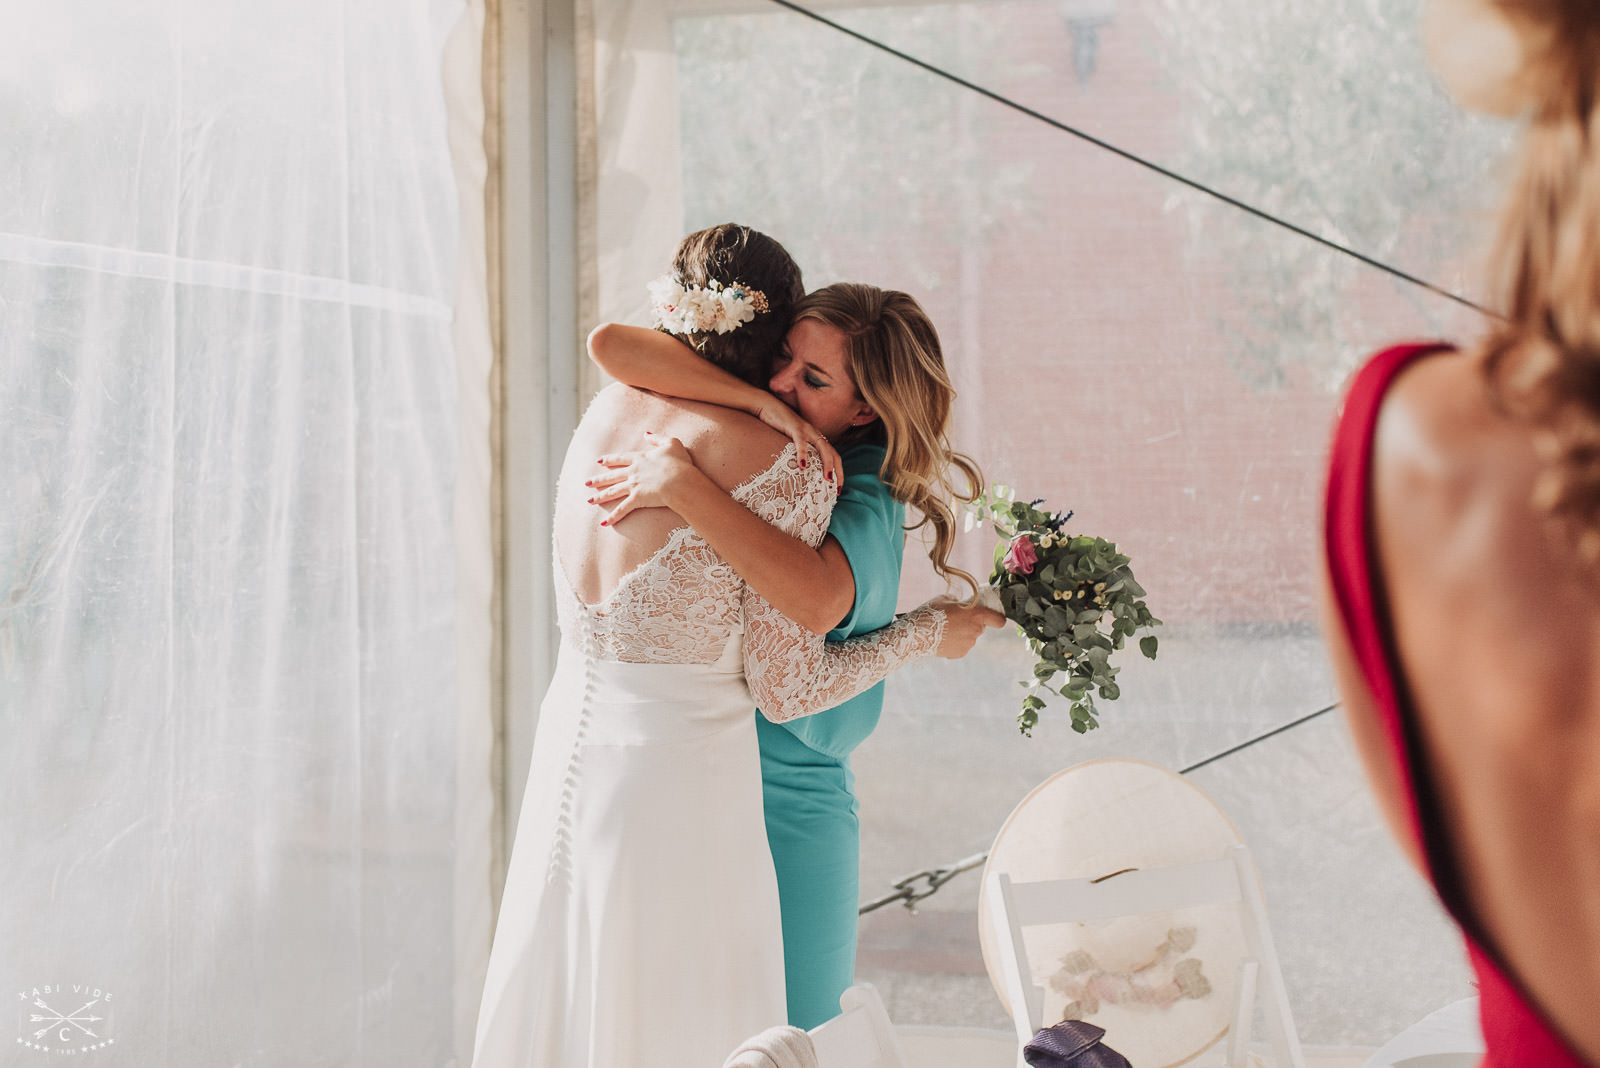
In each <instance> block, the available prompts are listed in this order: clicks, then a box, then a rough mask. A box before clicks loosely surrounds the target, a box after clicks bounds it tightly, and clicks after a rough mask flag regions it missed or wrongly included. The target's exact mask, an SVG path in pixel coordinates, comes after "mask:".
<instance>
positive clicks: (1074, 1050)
mask: <svg viewBox="0 0 1600 1068" xmlns="http://www.w3.org/2000/svg"><path fill="white" fill-rule="evenodd" d="M1105 1033H1106V1030H1105V1028H1103V1027H1096V1026H1095V1025H1094V1024H1092V1023H1085V1022H1084V1021H1083V1020H1063V1021H1062V1022H1061V1023H1058V1024H1056V1025H1054V1026H1053V1027H1046V1028H1045V1029H1044V1030H1043V1031H1040V1032H1039V1033H1037V1034H1036V1035H1034V1036H1033V1041H1032V1042H1029V1043H1028V1044H1027V1045H1026V1046H1023V1047H1022V1059H1023V1060H1025V1061H1027V1062H1028V1063H1029V1064H1031V1065H1033V1066H1034V1068H1133V1066H1132V1065H1131V1064H1129V1063H1128V1058H1126V1057H1124V1056H1123V1055H1122V1054H1120V1053H1118V1052H1117V1051H1116V1050H1114V1049H1112V1048H1111V1047H1110V1046H1107V1045H1103V1044H1102V1043H1101V1041H1100V1039H1101V1038H1102V1037H1104V1035H1105Z"/></svg>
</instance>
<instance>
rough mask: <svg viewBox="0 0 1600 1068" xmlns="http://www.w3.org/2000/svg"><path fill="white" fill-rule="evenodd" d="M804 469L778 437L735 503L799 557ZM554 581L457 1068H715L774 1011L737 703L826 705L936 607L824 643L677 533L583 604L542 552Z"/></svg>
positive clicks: (936, 631) (685, 532)
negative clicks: (544, 658) (511, 815)
mask: <svg viewBox="0 0 1600 1068" xmlns="http://www.w3.org/2000/svg"><path fill="white" fill-rule="evenodd" d="M821 469H822V465H821V464H820V463H816V462H812V463H810V464H808V465H807V467H805V468H803V469H802V468H800V467H799V465H798V464H797V463H796V461H795V451H794V447H793V446H792V445H791V446H789V447H788V448H786V449H785V450H784V452H783V453H782V455H780V456H779V458H778V459H777V460H776V461H775V462H774V463H773V465H772V466H771V467H769V468H768V469H767V470H766V471H763V472H762V473H760V474H758V475H756V476H754V477H753V478H751V479H750V480H749V481H747V482H745V483H744V484H743V485H741V486H740V487H739V488H738V489H737V490H735V491H734V496H735V497H736V498H737V499H738V500H740V501H741V502H743V503H744V504H745V506H746V507H748V508H750V509H751V510H752V511H754V512H756V513H757V514H758V515H760V516H761V517H762V518H763V519H765V520H767V521H768V522H770V523H773V524H775V525H776V526H778V527H780V528H781V529H783V530H785V531H787V532H789V533H791V534H794V535H795V536H797V537H799V538H801V539H802V540H804V541H805V542H806V543H807V544H810V545H812V546H815V545H818V544H820V543H821V541H822V538H823V536H824V535H825V534H826V532H827V524H828V518H829V515H830V513H831V512H832V509H833V502H834V499H835V494H834V489H833V486H832V484H831V483H828V482H825V481H824V480H823V479H822V475H821ZM555 575H556V597H557V602H558V606H559V608H558V613H559V619H560V624H561V636H562V641H561V653H560V658H559V661H558V665H557V668H556V674H555V678H554V680H553V681H552V683H551V685H550V689H549V691H548V693H547V694H546V695H545V699H544V704H543V706H542V707H541V710H540V718H539V729H538V733H537V737H536V739H535V741H534V752H533V764H532V768H531V770H530V773H529V776H528V787H527V793H526V795H525V796H524V799H523V805H522V816H521V820H520V822H519V824H518V827H517V840H516V846H515V848H514V849H513V851H512V855H511V866H510V872H509V874H508V876H507V881H506V888H505V895H504V898H503V900H502V903H501V908H500V920H499V925H498V928H497V929H496V931H495V938H494V948H493V950H492V952H491V954H490V958H489V971H488V977H487V981H486V984H485V988H484V993H483V1001H482V1005H481V1007H480V1010H479V1016H478V1033H477V1042H476V1050H475V1054H474V1057H473V1064H474V1065H475V1066H476V1068H719V1066H720V1065H721V1064H722V1062H723V1060H724V1058H726V1057H727V1055H728V1054H729V1053H730V1052H732V1051H733V1049H734V1048H735V1047H736V1046H737V1045H738V1044H739V1043H740V1042H741V1041H743V1040H744V1039H746V1038H749V1037H750V1036H752V1035H755V1034H757V1033H759V1032H761V1031H763V1030H765V1029H766V1028H768V1027H771V1026H773V1025H776V1024H781V1023H784V1022H785V1015H786V1014H785V1005H784V980H783V940H782V930H781V926H780V922H779V915H778V889H777V882H776V880H775V878H774V875H773V870H772V858H771V854H770V853H769V851H768V849H767V838H766V830H765V826H764V821H763V816H762V804H761V766H760V758H759V754H758V751H757V748H756V734H755V718H754V708H755V707H760V708H761V710H762V711H763V712H764V713H765V714H766V715H767V716H768V717H769V718H772V719H774V720H784V719H790V718H793V717H795V716H799V715H807V714H810V713H812V712H818V711H821V710H822V709H824V708H828V707H832V706H833V705H836V704H838V703H840V702H841V701H843V700H845V699H846V698H848V697H851V696H853V695H854V694H856V693H858V692H860V691H861V690H863V689H865V688H866V687H867V686H869V685H871V684H873V683H874V682H876V681H877V680H878V679H881V678H883V677H884V676H885V675H886V674H888V673H889V672H890V671H892V670H893V669H894V668H895V667H897V666H899V665H900V664H902V663H904V662H905V661H906V660H909V659H912V658H914V657H917V656H921V655H925V654H927V653H930V652H932V651H933V650H934V649H935V647H936V646H937V645H938V642H939V638H940V635H941V633H942V631H943V629H944V614H943V613H942V612H940V611H939V610H938V609H935V608H931V607H928V606H923V607H922V608H919V609H916V610H915V611H912V612H908V613H906V614H905V615H904V616H901V617H900V618H899V619H898V620H897V621H896V622H895V623H893V624H891V625H890V626H888V627H886V628H884V629H883V630H881V631H878V632H876V633H874V634H871V635H866V636H863V637H861V638H855V639H851V640H850V641H848V642H839V643H832V644H828V645H826V646H824V644H823V643H822V641H821V639H820V638H818V637H817V636H816V635H814V634H812V633H811V632H809V631H807V630H806V629H805V628H803V627H801V626H799V625H798V624H796V623H794V622H792V621H791V620H789V619H787V618H786V617H784V616H782V615H781V614H780V613H778V612H777V611H776V610H775V609H774V608H773V607H772V606H771V605H770V604H768V603H767V602H766V601H765V600H763V599H762V598H761V597H760V596H759V595H757V594H755V593H754V592H753V591H752V590H750V589H749V588H748V587H747V586H746V585H745V584H744V583H743V581H742V580H741V579H740V578H739V577H738V575H737V574H735V573H734V571H733V569H732V568H730V567H729V566H728V565H727V564H726V563H724V562H723V561H722V560H721V558H720V557H718V556H717V555H716V553H714V552H713V551H712V550H711V548H710V547H709V546H708V545H707V544H706V543H705V541H704V540H703V539H702V538H700V536H699V535H697V534H695V533H694V532H693V531H692V530H690V529H688V528H680V529H679V530H677V531H675V532H673V534H672V536H671V537H670V538H669V539H668V541H667V544H666V545H664V546H663V547H662V548H661V549H660V550H659V551H658V552H657V553H656V554H655V555H654V556H652V557H651V558H650V559H649V560H647V561H646V562H645V563H644V564H643V565H641V566H640V567H638V568H637V569H635V570H634V571H633V572H631V573H629V575H628V576H627V577H626V578H624V579H623V580H622V582H621V583H620V584H619V585H618V587H617V589H616V591H615V592H613V593H612V594H611V595H610V596H609V597H607V598H606V599H605V601H604V602H602V603H601V604H599V605H594V606H590V605H586V604H584V603H583V602H582V601H581V600H580V599H579V598H578V596H577V594H576V593H574V592H573V590H572V588H571V587H570V585H569V584H568V583H567V581H566V579H565V576H564V574H563V571H562V567H561V564H560V560H559V557H558V558H557V561H556V566H555ZM747 684H748V685H747Z"/></svg>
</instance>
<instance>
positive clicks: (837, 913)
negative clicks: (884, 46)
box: [589, 283, 1002, 1028]
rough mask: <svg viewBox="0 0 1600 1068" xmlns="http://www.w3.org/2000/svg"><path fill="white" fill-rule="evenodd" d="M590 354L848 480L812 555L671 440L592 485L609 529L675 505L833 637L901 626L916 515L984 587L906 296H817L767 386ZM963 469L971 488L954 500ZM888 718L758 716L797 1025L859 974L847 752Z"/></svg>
mask: <svg viewBox="0 0 1600 1068" xmlns="http://www.w3.org/2000/svg"><path fill="white" fill-rule="evenodd" d="M589 351H590V355H591V356H592V357H593V359H594V360H595V362H596V363H598V364H599V365H600V366H601V367H602V368H603V369H604V370H605V371H607V372H608V373H609V374H611V375H612V376H613V377H614V378H617V379H619V380H620V381H623V382H627V383H629V384H630V385H635V386H639V387H641V388H645V389H651V390H654V391H656V392H659V393H666V394H669V395H672V396H678V397H684V398H688V399H694V400H701V401H707V402H709V403H714V404H721V405H724V406H727V407H733V408H739V409H742V410H744V411H747V412H749V413H751V414H752V415H755V416H757V417H758V418H760V419H762V420H763V421H765V422H767V423H769V424H771V425H772V426H774V427H776V428H777V429H779V430H781V431H783V432H784V433H787V434H789V435H790V436H791V437H793V438H794V439H795V441H796V442H797V443H798V444H800V445H801V446H802V450H803V449H804V446H806V445H813V446H816V447H817V449H818V451H819V453H820V454H821V458H822V462H823V463H824V464H825V465H826V467H827V470H828V474H829V476H830V477H832V478H833V479H835V480H836V481H837V482H838V483H839V486H840V497H839V501H838V504H837V506H836V507H835V510H834V513H833V518H832V521H831V522H830V524H829V528H828V538H827V539H826V540H825V541H824V542H823V544H822V546H821V547H820V548H818V549H814V550H813V549H810V548H808V547H807V546H805V545H804V544H803V543H801V542H799V541H797V540H795V539H793V538H789V537H788V536H786V535H783V534H782V533H780V532H778V531H777V530H776V529H775V528H773V527H771V526H769V525H768V524H766V523H764V522H762V521H761V520H759V519H757V518H755V517H753V516H752V515H751V514H750V513H749V512H747V511H746V510H745V509H743V508H742V507H740V506H739V505H738V504H737V502H734V501H733V500H732V498H731V497H729V496H728V495H727V494H726V493H724V492H722V491H721V490H720V489H717V488H716V486H715V485H714V484H713V483H712V482H711V481H710V480H709V479H708V478H706V477H705V476H704V475H703V474H702V473H701V472H700V471H699V470H698V469H696V468H695V467H694V463H693V459H692V457H690V456H689V454H688V453H687V451H686V450H684V449H683V447H682V446H681V445H679V444H677V443H676V442H675V441H672V440H670V439H668V440H667V441H661V442H651V443H649V444H648V445H646V447H644V448H642V449H641V451H640V452H638V453H634V454H630V455H629V456H627V457H619V458H613V461H614V466H613V467H612V468H611V470H610V471H608V472H606V473H605V474H603V475H600V476H598V477H597V478H596V479H595V480H594V483H593V484H594V486H595V488H596V494H595V498H594V502H595V503H596V504H597V505H600V506H605V507H609V508H611V509H612V511H611V516H610V521H611V522H616V521H617V520H619V519H621V518H622V517H623V516H625V515H626V514H627V513H628V512H629V511H630V510H632V509H633V508H639V507H649V506H665V507H669V508H671V509H673V510H674V511H675V512H677V513H678V514H679V515H681V516H682V517H683V518H684V519H685V521H687V522H688V523H689V524H690V525H691V526H693V527H694V528H695V529H696V530H697V531H698V532H699V533H700V534H701V536H703V537H704V538H705V539H706V540H707V541H708V542H709V543H710V544H711V546H712V547H713V548H714V549H716V550H717V552H718V553H719V554H720V555H722V556H723V558H724V559H725V560H727V562H728V563H729V564H730V565H732V566H733V567H734V569H735V570H737V571H738V572H739V574H740V575H741V577H743V578H744V579H745V581H746V582H748V583H749V584H750V585H751V587H752V588H754V589H756V590H757V591H758V592H760V593H761V594H762V595H763V596H765V597H766V598H767V599H768V600H770V601H771V602H772V603H773V604H774V605H776V606H777V607H778V608H779V609H780V610H782V611H783V612H784V613H785V614H786V615H789V616H790V617H791V618H793V619H795V620H797V621H799V622H801V623H804V624H805V625H806V626H807V627H809V628H810V629H812V630H813V631H816V632H817V633H826V634H827V635H828V637H829V639H830V640H835V639H842V638H848V637H852V636H855V635H858V634H862V633H865V632H868V631H871V630H876V629H877V628H879V627H882V626H884V625H886V624H887V623H889V622H891V621H892V620H893V619H894V607H895V602H896V600H897V598H898V595H899V589H900V568H901V556H902V550H903V547H904V542H905V530H906V525H905V517H906V508H907V505H908V504H909V505H910V506H911V507H912V509H914V510H915V512H916V513H917V514H918V515H919V516H920V517H921V518H920V520H919V522H918V523H917V526H922V525H924V524H926V525H928V526H929V527H930V528H931V530H932V535H933V536H932V541H933V547H932V549H931V550H930V552H929V556H930V558H931V560H932V563H933V566H934V569H935V571H936V572H938V573H939V574H940V575H942V576H944V577H946V578H958V579H961V580H963V581H965V582H967V583H968V584H969V585H973V586H975V584H974V583H973V580H972V578H971V576H969V575H967V574H966V573H965V572H962V571H960V570H959V569H956V568H953V567H951V566H950V565H949V563H948V557H949V554H950V549H951V547H952V545H953V543H954V538H955V523H954V518H955V517H954V512H953V508H952V502H953V501H954V500H970V499H971V498H972V496H973V494H974V493H975V492H976V491H977V490H978V488H979V487H981V485H982V477H981V475H980V474H979V473H978V470H977V468H976V467H975V465H973V463H972V462H971V461H970V460H969V459H967V458H966V457H964V456H962V455H961V454H959V453H956V452H954V451H953V450H952V449H951V448H950V445H949V441H948V438H947V436H946V428H947V426H948V422H949V416H950V406H951V402H952V401H953V400H954V397H955V391H954V390H953V389H952V388H951V386H950V381H949V378H948V376H947V375H946V373H945V370H944V364H943V357H942V354H941V352H940V348H939V341H938V335H937V333H936V332H935V331H934V329H933V326H932V324H931V323H930V322H929V321H928V318H927V316H926V314H925V313H924V312H923V311H922V309H921V307H920V306H919V305H918V304H917V303H916V301H915V300H914V299H912V298H911V297H910V296H908V295H906V294H904V293H899V292H895V291H892V290H882V289H878V288H876V287H874V286H866V285H859V284H855V283H841V284H838V285H834V286H828V287H826V288H824V289H821V290H818V291H817V292H816V293H813V294H811V295H810V296H808V297H807V298H805V300H803V301H802V302H801V303H800V304H799V305H798V306H797V309H796V316H795V322H794V325H793V326H792V327H791V329H790V331H789V334H788V337H787V339H786V341H785V345H784V351H783V352H782V353H780V354H777V355H776V357H775V360H774V366H773V373H772V378H771V381H770V383H769V386H770V391H764V390H759V389H755V388H754V387H751V386H749V385H747V384H745V383H744V382H741V381H739V380H738V379H736V378H734V377H733V376H731V375H727V374H725V373H723V372H721V371H719V370H718V369H717V368H715V367H713V366H712V365H711V364H709V363H707V362H706V361H704V360H701V359H700V358H699V357H698V356H697V355H695V354H694V352H693V351H692V350H691V349H689V348H688V347H687V346H685V345H683V344H682V343H681V342H679V341H678V340H676V339H675V338H673V337H671V336H670V335H668V334H665V333H660V332H657V331H649V330H644V329H641V328H637V327H626V326H617V325H613V324H607V325H605V326H602V327H600V328H598V329H597V330H596V331H595V332H594V333H593V334H592V335H590V339H589ZM835 447H837V451H835ZM952 472H959V473H960V476H961V478H962V480H963V481H964V482H965V483H966V484H965V485H964V486H963V487H961V488H960V489H959V490H958V489H957V488H956V487H955V486H954V484H953V481H952ZM952 618H953V619H954V620H958V621H959V622H958V625H962V626H965V627H967V628H968V630H969V631H970V633H971V638H972V640H973V641H975V640H976V638H977V635H978V634H979V633H981V630H982V628H983V627H985V626H998V625H1000V623H1001V622H1002V620H1001V619H1000V617H999V616H998V614H997V613H993V612H990V611H988V610H987V609H983V608H978V607H975V606H974V607H964V608H963V609H961V610H960V611H958V613H957V615H956V616H954V617H952ZM970 647H971V643H970V642H969V643H967V644H966V645H965V646H964V647H963V648H962V649H961V652H965V651H966V649H970ZM882 708H883V684H882V683H879V684H878V685H877V686H874V687H873V688H872V689H870V690H867V691H866V692H864V693H862V694H860V695H858V696H857V697H855V698H853V699H852V700H850V701H848V702H846V703H845V704H843V705H840V706H838V707H837V708H833V709H829V710H828V711H826V712H821V713H818V714H816V715H814V716H809V717H805V718H804V719H803V720H795V721H792V722H790V723H786V724H773V723H770V722H768V721H767V720H766V718H765V717H763V716H757V732H758V736H759V738H760V743H761V772H762V781H763V789H764V793H765V809H766V823H767V838H768V843H769V845H770V847H771V850H772V857H773V863H774V865H775V867H776V869H777V874H778V893H779V898H780V902H781V905H782V914H783V942H784V963H785V971H786V976H787V982H788V1001H789V1022H790V1023H791V1024H792V1025H794V1026H796V1027H805V1028H810V1027H815V1026H816V1025H818V1024H819V1023H822V1022H823V1021H825V1020H828V1019H830V1018H832V1017H833V1016H836V1015H837V1014H838V1011H839V995H840V994H842V993H843V992H844V990H845V988H846V987H848V986H849V985H850V983H851V981H852V977H853V975H854V971H855V951H856V931H857V907H858V905H857V903H858V900H859V897H860V856H861V853H860V824H859V822H858V819H857V803H856V797H855V790H854V775H853V774H852V773H851V770H850V753H851V752H852V751H853V750H854V749H855V748H856V747H857V746H858V745H860V744H861V742H862V741H863V740H865V739H866V737H867V736H868V735H869V734H871V733H872V730H873V728H874V727H875V726H877V722H878V717H879V714H880V712H881V711H882Z"/></svg>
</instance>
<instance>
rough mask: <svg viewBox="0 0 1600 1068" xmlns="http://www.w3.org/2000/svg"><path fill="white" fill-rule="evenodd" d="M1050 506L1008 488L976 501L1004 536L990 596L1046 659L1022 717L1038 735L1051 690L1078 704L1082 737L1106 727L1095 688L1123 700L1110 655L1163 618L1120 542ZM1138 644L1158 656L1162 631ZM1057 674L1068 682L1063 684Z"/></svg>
mask: <svg viewBox="0 0 1600 1068" xmlns="http://www.w3.org/2000/svg"><path fill="white" fill-rule="evenodd" d="M1042 503H1044V502H1043V499H1042V498H1041V499H1039V500H1035V501H1033V502H1031V503H1029V504H1023V503H1022V502H1021V501H1014V500H1012V499H1011V491H1010V490H1009V489H1008V488H1007V487H1005V486H994V487H991V489H990V492H989V493H988V494H987V495H985V496H984V497H981V498H979V499H978V500H977V501H975V502H973V505H972V512H971V514H972V516H974V517H976V518H977V519H978V520H987V521H988V522H989V523H991V524H992V526H993V527H994V531H995V533H996V534H998V535H999V536H1000V543H999V544H998V545H996V546H995V550H994V573H993V574H992V575H990V576H989V589H988V590H985V591H984V593H985V599H986V600H988V601H989V603H990V605H991V607H993V608H995V609H997V610H998V611H1000V612H1002V613H1004V615H1005V617H1006V618H1007V619H1009V620H1011V622H1013V623H1015V624H1016V625H1017V627H1018V629H1020V630H1021V631H1022V633H1023V634H1024V636H1026V637H1027V639H1028V645H1029V646H1031V647H1032V649H1033V651H1034V654H1035V655H1036V656H1037V657H1038V658H1039V659H1038V663H1037V664H1035V665H1034V668H1033V678H1032V679H1031V680H1030V681H1028V682H1024V683H1022V685H1023V686H1024V687H1026V688H1027V689H1028V691H1029V692H1028V695H1027V696H1026V697H1024V698H1023V699H1022V711H1021V713H1020V714H1018V716H1017V725H1018V726H1019V727H1020V728H1021V729H1022V733H1023V734H1025V735H1030V736H1031V734H1032V731H1033V728H1034V727H1035V726H1036V725H1037V724H1038V722H1039V710H1040V709H1042V708H1044V698H1042V697H1041V696H1040V694H1039V691H1041V690H1044V691H1048V692H1050V693H1058V694H1060V695H1061V696H1062V697H1065V698H1066V699H1067V700H1068V701H1070V702H1072V709H1071V711H1072V729H1073V730H1074V731H1077V732H1078V733H1079V734H1083V733H1084V732H1085V731H1088V730H1091V729H1092V728H1094V727H1098V726H1099V725H1100V722H1099V720H1098V719H1097V718H1096V715H1097V713H1096V710H1095V705H1094V698H1095V694H1096V693H1098V694H1099V696H1100V697H1102V698H1104V699H1105V700H1107V701H1115V700H1116V699H1117V697H1118V695H1119V694H1120V693H1121V690H1119V689H1118V687H1117V683H1116V675H1117V671H1118V670H1119V669H1118V668H1115V667H1112V666H1111V654H1112V653H1114V652H1116V651H1117V650H1118V649H1121V648H1122V646H1123V643H1124V641H1126V640H1127V639H1128V638H1131V637H1133V636H1134V635H1135V634H1137V633H1138V632H1139V631H1141V630H1149V629H1151V628H1153V627H1158V626H1160V625H1161V620H1159V619H1157V618H1156V617H1155V616H1153V615H1151V614H1150V609H1149V608H1147V607H1145V603H1144V599H1143V598H1144V587H1143V586H1140V585H1139V583H1138V581H1137V580H1135V579H1134V577H1133V571H1132V569H1130V568H1129V567H1128V558H1127V557H1126V556H1124V555H1122V554H1121V553H1119V552H1117V547H1116V546H1115V545H1114V544H1112V543H1111V542H1109V541H1106V540H1105V539H1104V538H1095V537H1090V536H1088V535H1085V534H1068V533H1066V531H1065V527H1066V523H1067V520H1069V519H1071V518H1072V513H1071V512H1066V513H1060V512H1046V511H1041V510H1040V509H1039V507H1038V506H1039V505H1040V504H1042ZM996 602H998V603H996ZM1139 649H1140V650H1141V651H1142V652H1143V653H1144V655H1145V656H1148V657H1149V658H1150V659H1152V660H1154V659H1155V656H1156V637H1155V635H1154V634H1146V635H1145V636H1144V637H1142V638H1140V639H1139ZM1057 675H1065V676H1066V681H1065V682H1063V683H1060V684H1057V683H1056V682H1055V678H1056V676H1057Z"/></svg>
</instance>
